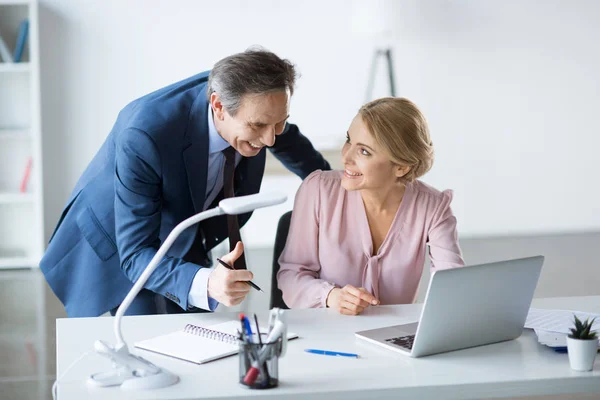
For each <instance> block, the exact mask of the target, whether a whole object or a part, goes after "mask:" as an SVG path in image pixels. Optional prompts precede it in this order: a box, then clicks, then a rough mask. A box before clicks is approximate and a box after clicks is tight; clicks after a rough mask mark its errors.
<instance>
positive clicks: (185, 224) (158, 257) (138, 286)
mask: <svg viewBox="0 0 600 400" xmlns="http://www.w3.org/2000/svg"><path fill="white" fill-rule="evenodd" d="M223 214H225V212H224V211H223V210H222V209H221V208H220V207H215V208H213V209H210V210H206V211H203V212H201V213H199V214H196V215H193V216H191V217H189V218H188V219H185V220H183V221H182V222H180V223H179V224H178V225H177V226H176V227H175V228H174V229H173V230H172V231H171V233H169V236H167V238H166V239H165V241H164V242H163V244H162V245H161V246H160V247H159V249H158V251H157V252H156V254H155V255H154V257H152V260H151V261H150V263H149V264H148V266H147V267H146V269H145V270H144V272H143V273H142V275H140V277H139V278H138V279H137V281H135V284H134V285H133V287H132V288H131V290H130V291H129V293H127V296H126V297H125V299H124V300H123V302H122V303H121V305H120V306H119V308H118V309H117V312H116V314H115V324H114V331H115V336H116V337H117V346H116V348H117V349H119V348H122V347H123V346H125V340H123V333H122V332H121V319H122V318H123V315H124V314H125V311H127V309H128V308H129V306H130V305H131V303H132V302H133V299H135V296H137V294H138V293H139V292H140V290H142V288H143V287H144V285H145V284H146V281H147V280H148V278H149V277H150V275H151V274H152V272H154V270H155V269H156V267H157V266H158V264H159V263H160V262H161V261H162V259H163V257H164V256H165V254H167V251H168V250H169V249H170V248H171V246H172V245H173V242H175V239H177V237H178V236H179V235H180V234H181V232H183V231H184V230H186V229H187V228H189V227H190V226H192V225H194V224H197V223H198V222H200V221H202V220H205V219H208V218H212V217H216V216H219V215H223Z"/></svg>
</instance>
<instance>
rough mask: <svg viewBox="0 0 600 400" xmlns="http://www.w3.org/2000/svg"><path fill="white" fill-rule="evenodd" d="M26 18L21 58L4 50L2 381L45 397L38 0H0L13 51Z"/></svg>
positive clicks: (0, 26)
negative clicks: (7, 56) (26, 176)
mask: <svg viewBox="0 0 600 400" xmlns="http://www.w3.org/2000/svg"><path fill="white" fill-rule="evenodd" d="M25 19H27V20H28V21H29V29H28V34H27V37H26V42H25V47H24V51H23V55H22V58H21V60H20V62H18V63H10V62H6V61H5V60H4V58H3V57H1V55H0V304H1V306H0V321H2V323H0V358H1V359H2V360H3V362H2V367H0V382H1V383H2V385H3V387H4V388H8V393H10V394H12V395H13V396H16V397H19V398H39V399H47V398H48V397H49V393H50V389H49V377H48V376H47V370H48V365H47V361H48V360H47V350H46V349H47V343H46V312H45V307H46V305H45V293H46V283H45V280H44V277H43V276H42V274H41V272H40V271H39V261H40V259H41V256H42V254H43V252H44V249H45V239H44V227H43V193H42V189H43V185H42V171H41V168H42V130H41V112H40V102H41V96H40V62H39V47H38V46H39V44H38V38H39V33H38V27H39V22H38V2H37V0H0V36H1V37H2V39H3V41H4V42H5V44H6V46H7V47H8V50H9V52H10V54H11V55H13V56H14V50H15V46H16V42H17V39H18V36H19V28H20V26H21V22H22V21H23V20H25ZM29 160H31V169H30V174H29V179H28V182H27V185H26V188H25V190H24V191H23V190H22V180H23V176H24V174H25V170H26V167H27V165H28V163H29ZM0 397H1V396H0Z"/></svg>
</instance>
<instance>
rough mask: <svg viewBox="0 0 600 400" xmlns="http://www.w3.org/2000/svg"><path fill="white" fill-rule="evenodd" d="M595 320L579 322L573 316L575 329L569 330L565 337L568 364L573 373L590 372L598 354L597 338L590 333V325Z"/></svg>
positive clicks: (594, 333) (594, 334) (593, 333)
mask: <svg viewBox="0 0 600 400" xmlns="http://www.w3.org/2000/svg"><path fill="white" fill-rule="evenodd" d="M595 320H596V319H595V318H594V319H592V320H591V321H589V318H588V319H586V320H585V322H581V320H580V319H579V318H577V316H576V315H575V321H574V322H575V327H574V328H571V334H570V335H569V336H567V349H568V352H569V363H570V364H571V369H574V370H575V371H591V370H592V368H593V367H594V360H595V358H596V353H597V352H598V337H597V336H596V332H594V331H592V325H593V324H594V321H595Z"/></svg>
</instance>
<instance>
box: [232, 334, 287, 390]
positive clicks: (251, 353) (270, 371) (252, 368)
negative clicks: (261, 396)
mask: <svg viewBox="0 0 600 400" xmlns="http://www.w3.org/2000/svg"><path fill="white" fill-rule="evenodd" d="M262 338H263V340H266V337H265V336H264V335H263V337H262ZM238 343H239V346H240V352H239V360H240V371H239V372H240V383H241V384H242V385H244V386H247V387H249V388H251V389H270V388H274V387H277V386H278V385H279V356H280V355H281V349H282V340H281V338H279V339H277V340H276V341H274V342H271V343H264V342H263V344H262V345H261V344H260V343H259V341H258V335H252V336H251V339H250V341H248V340H239V341H238Z"/></svg>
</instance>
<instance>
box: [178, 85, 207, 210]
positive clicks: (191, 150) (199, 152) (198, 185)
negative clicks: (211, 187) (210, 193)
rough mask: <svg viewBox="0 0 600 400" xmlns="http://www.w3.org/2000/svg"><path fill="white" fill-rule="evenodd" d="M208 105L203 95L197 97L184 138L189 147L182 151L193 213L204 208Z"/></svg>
mask: <svg viewBox="0 0 600 400" xmlns="http://www.w3.org/2000/svg"><path fill="white" fill-rule="evenodd" d="M207 112H208V103H207V101H206V96H205V95H204V93H202V94H200V95H198V97H197V98H196V100H195V101H194V105H193V106H192V111H191V113H190V121H189V125H188V129H187V132H186V136H187V138H188V140H189V142H190V143H189V145H188V146H187V147H186V148H185V149H184V150H183V159H184V162H185V169H186V172H187V179H188V184H189V186H190V194H191V196H192V202H193V204H194V211H195V212H196V213H199V212H201V211H202V209H203V208H204V200H205V198H206V179H207V173H208V116H207V114H206V113H207Z"/></svg>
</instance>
